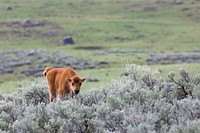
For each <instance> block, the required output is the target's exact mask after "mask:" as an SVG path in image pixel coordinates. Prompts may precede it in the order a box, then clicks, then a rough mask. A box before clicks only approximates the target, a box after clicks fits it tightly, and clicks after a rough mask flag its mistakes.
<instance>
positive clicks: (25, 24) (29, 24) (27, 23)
mask: <svg viewBox="0 0 200 133" xmlns="http://www.w3.org/2000/svg"><path fill="white" fill-rule="evenodd" d="M31 25H32V23H31V21H30V20H29V19H26V20H24V21H23V22H22V23H21V26H23V27H30V26H31Z"/></svg>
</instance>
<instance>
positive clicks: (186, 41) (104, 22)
mask: <svg viewBox="0 0 200 133" xmlns="http://www.w3.org/2000/svg"><path fill="white" fill-rule="evenodd" d="M170 2H171V1H168V0H161V1H158V0H134V1H132V0H123V1H121V0H95V1H93V0H87V1H85V0H67V1H66V0H59V1H55V0H40V1H39V0H29V1H27V0H20V1H19V0H0V3H1V5H0V10H1V11H0V18H1V20H0V22H15V21H19V22H22V21H24V20H26V19H30V20H31V21H33V22H37V21H46V22H47V24H46V25H45V26H42V27H32V28H23V27H20V26H19V27H9V26H5V25H1V26H0V27H1V28H0V50H8V49H22V50H30V49H45V50H49V51H52V50H61V51H63V52H65V53H68V54H70V55H73V56H77V57H80V56H81V57H83V58H84V57H85V58H88V57H90V58H91V59H92V60H93V61H95V60H98V61H99V60H101V61H102V60H106V61H109V62H110V65H109V66H108V67H107V68H104V69H102V70H85V71H80V73H81V74H83V76H84V75H86V76H90V74H91V75H92V74H93V73H95V74H96V73H97V74H99V79H100V82H99V83H86V84H88V86H87V85H86V86H85V88H93V87H96V86H99V85H100V84H105V83H106V82H107V81H108V80H110V79H113V78H114V79H115V78H118V77H119V73H118V74H116V73H117V72H118V71H121V70H122V69H123V68H124V65H125V64H126V63H130V62H131V63H135V64H146V63H145V59H146V58H147V57H148V56H149V55H148V54H136V55H130V54H126V55H116V54H109V55H99V56H98V55H95V53H97V52H104V50H112V49H117V50H145V51H153V52H160V51H165V52H166V53H174V52H187V51H193V50H200V44H199V42H200V38H199V36H200V32H199V31H200V23H199V22H200V17H199V14H198V12H199V11H200V2H199V1H195V3H192V2H190V1H184V2H183V4H181V5H172V4H171V3H170ZM7 5H10V6H12V8H13V10H12V11H6V10H4V8H5V6H7ZM51 30H57V31H58V34H57V35H56V36H53V37H47V36H45V35H44V34H43V33H45V32H48V31H51ZM24 34H28V35H29V36H23V35H24ZM66 35H70V36H72V37H73V39H74V41H75V43H76V44H75V45H74V46H58V44H60V42H61V41H62V39H63V37H64V36H66ZM116 37H121V38H123V39H121V40H120V39H116ZM79 46H101V47H102V48H103V49H102V50H98V51H87V50H80V49H76V47H79ZM138 57H139V58H138ZM199 66H200V65H199V64H177V65H166V66H162V65H154V66H152V67H155V68H158V69H161V70H162V73H163V75H166V73H167V72H169V71H172V70H174V69H175V70H177V69H178V67H183V68H184V67H186V68H189V71H190V72H191V73H196V72H198V67H199ZM64 67H65V66H64ZM107 71H109V72H110V73H111V74H110V75H111V76H106V75H105V73H106V72H107ZM112 73H113V74H112ZM92 76H93V75H92ZM14 78H15V76H13V75H6V76H5V77H2V76H1V78H0V81H1V82H4V83H3V84H0V90H4V89H5V88H14V87H15V88H16V86H18V84H20V81H17V83H15V81H16V79H14ZM22 79H23V78H22ZM5 81H9V82H5ZM16 84H17V85H16ZM9 86H10V87H9ZM12 86H14V87H12Z"/></svg>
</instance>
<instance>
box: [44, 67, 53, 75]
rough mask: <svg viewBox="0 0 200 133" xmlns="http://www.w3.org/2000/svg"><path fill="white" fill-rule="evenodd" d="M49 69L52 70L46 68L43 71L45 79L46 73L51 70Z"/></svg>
mask: <svg viewBox="0 0 200 133" xmlns="http://www.w3.org/2000/svg"><path fill="white" fill-rule="evenodd" d="M51 69H52V67H46V68H45V69H44V72H43V75H44V76H45V77H46V75H47V72H48V71H49V70H51Z"/></svg>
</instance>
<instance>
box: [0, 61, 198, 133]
mask: <svg viewBox="0 0 200 133" xmlns="http://www.w3.org/2000/svg"><path fill="white" fill-rule="evenodd" d="M126 73H128V74H126V76H124V77H121V79H120V80H113V81H112V82H111V83H110V84H108V85H106V86H105V87H104V88H102V89H99V90H89V91H86V92H81V93H80V94H79V95H78V97H77V99H76V100H74V99H70V100H66V101H63V102H61V103H60V102H56V103H53V104H49V100H48V97H49V96H48V95H49V94H48V91H47V90H48V89H47V86H46V83H43V82H41V83H32V84H31V85H30V86H28V87H27V88H26V89H23V90H20V91H19V92H17V93H14V94H10V95H0V100H1V101H0V103H1V104H0V131H1V132H10V133H18V132H20V133H23V132H24V133H27V132H30V133H31V132H32V133H37V132H38V133H57V132H58V133H66V132H69V133H72V132H76V133H94V132H95V133H104V132H105V133H106V132H108V133H110V132H115V133H134V132H136V133H149V132H151V133H166V132H169V133H176V132H180V133H186V132H193V133H199V132H200V127H199V125H200V76H199V75H197V76H196V77H190V76H189V74H188V73H187V72H186V71H185V70H184V69H180V71H179V75H180V77H179V78H178V79H175V78H174V77H175V73H174V72H170V73H169V74H168V76H167V78H166V79H161V78H160V77H159V73H158V71H157V70H152V69H150V68H149V67H148V66H137V65H134V64H128V65H127V66H126Z"/></svg>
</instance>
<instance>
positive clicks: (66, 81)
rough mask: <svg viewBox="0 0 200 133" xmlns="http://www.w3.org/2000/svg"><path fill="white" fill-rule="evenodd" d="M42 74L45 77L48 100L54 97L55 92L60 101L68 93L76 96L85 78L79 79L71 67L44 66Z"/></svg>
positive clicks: (51, 100) (52, 99)
mask: <svg viewBox="0 0 200 133" xmlns="http://www.w3.org/2000/svg"><path fill="white" fill-rule="evenodd" d="M43 75H44V76H45V77H46V78H47V82H48V89H49V93H50V94H49V99H50V102H53V101H54V100H55V99H56V92H57V93H58V96H59V98H60V100H61V101H62V100H63V97H64V96H66V95H68V94H71V96H72V97H74V96H75V97H76V96H77V94H78V92H79V91H80V88H81V83H82V82H84V81H85V78H82V79H81V78H80V77H79V76H78V75H77V73H76V72H75V71H74V70H73V69H72V68H52V67H46V68H45V70H44V72H43Z"/></svg>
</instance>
